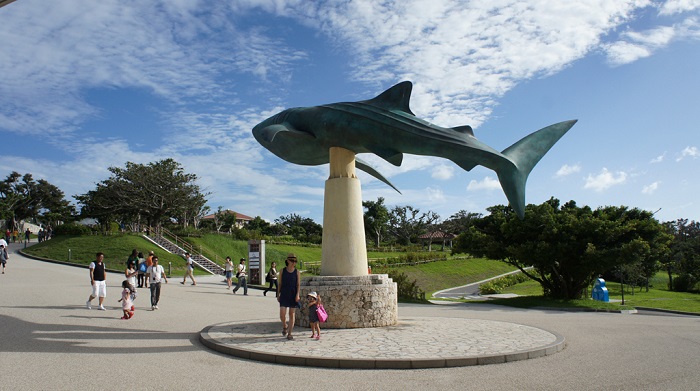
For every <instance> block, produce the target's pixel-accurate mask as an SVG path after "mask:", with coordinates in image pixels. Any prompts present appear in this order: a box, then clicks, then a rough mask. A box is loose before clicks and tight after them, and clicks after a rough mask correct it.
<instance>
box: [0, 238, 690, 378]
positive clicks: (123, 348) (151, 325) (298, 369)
mask: <svg viewBox="0 0 700 391" xmlns="http://www.w3.org/2000/svg"><path fill="white" fill-rule="evenodd" d="M19 247H20V245H19V244H11V246H10V250H16V249H17V248H19ZM96 251H99V249H96ZM123 258H125V255H124V254H116V255H115V254H106V258H105V260H106V263H107V265H108V266H109V267H112V268H116V267H119V266H121V265H122V264H123V261H124V259H123ZM174 277H177V276H174ZM107 278H108V279H107V285H108V292H107V294H108V297H107V299H106V300H105V303H106V306H107V311H99V310H96V309H92V310H88V309H86V308H85V300H86V299H87V297H88V295H89V294H90V287H89V282H90V280H89V276H88V270H87V268H78V267H71V266H65V265H59V264H53V263H47V262H41V261H37V260H33V259H29V258H25V257H22V256H20V255H19V254H16V253H14V254H11V259H10V262H9V264H8V268H7V271H6V274H4V275H0V300H1V301H0V330H2V333H0V363H2V375H0V389H2V390H25V389H40V390H93V389H98V388H99V389H106V390H124V389H136V390H139V389H144V390H151V389H154V390H180V389H202V390H209V389H211V390H214V389H218V390H221V389H240V388H244V389H245V388H250V389H285V390H308V389H321V390H324V389H331V390H406V389H417V390H423V389H430V390H433V389H435V390H453V389H469V390H494V389H499V390H600V389H612V390H671V389H673V390H697V389H699V388H700V371H698V368H699V367H700V354H699V353H700V317H693V316H656V315H646V314H635V315H629V314H611V313H584V312H575V313H570V312H562V311H539V310H521V309H514V308H506V307H500V306H493V305H488V304H457V305H419V304H401V305H399V320H400V324H399V325H398V326H396V327H397V328H400V327H402V326H405V328H406V329H409V330H410V337H409V338H410V339H409V340H408V342H409V343H408V345H411V342H412V341H413V342H415V343H414V345H415V347H416V349H415V350H416V352H415V354H417V355H418V356H417V357H422V356H423V355H425V352H424V354H423V355H421V353H420V352H419V351H420V350H421V349H423V348H422V347H421V346H422V345H421V344H423V343H426V342H425V341H428V342H427V345H425V346H427V347H429V348H431V349H444V344H443V345H441V343H444V342H445V339H443V338H439V336H440V335H444V334H445V333H446V334H448V335H449V334H450V333H453V334H454V336H455V337H456V339H457V340H463V343H464V346H468V345H469V346H470V344H469V342H468V341H469V340H470V337H473V335H474V334H475V333H476V332H477V331H479V332H481V331H482V330H479V329H480V328H481V329H483V328H488V330H487V331H489V332H491V331H497V330H495V329H492V328H489V325H493V326H503V325H506V326H507V325H520V326H522V327H523V328H525V329H526V330H528V331H532V332H534V333H538V331H537V330H541V331H544V332H549V333H551V334H552V335H555V336H558V337H559V336H560V337H562V338H563V339H565V345H564V346H563V350H561V351H559V352H557V353H554V354H551V355H546V356H542V357H539V358H532V359H524V360H519V361H513V362H506V363H501V364H491V365H475V366H462V367H452V368H425V369H334V368H325V367H309V366H293V365H283V364H275V363H267V362H263V361H256V360H250V359H243V358H239V357H235V356H231V355H229V354H225V353H221V352H217V351H214V350H212V349H210V348H208V347H206V346H204V345H203V344H202V342H201V341H200V334H201V333H202V331H203V330H205V329H208V330H210V331H211V330H212V329H213V328H214V327H226V325H229V326H228V327H231V325H237V326H241V327H243V328H245V327H251V326H252V327H256V328H257V329H256V333H258V334H260V335H265V336H266V337H265V338H268V340H267V341H266V342H265V344H266V347H265V349H267V351H269V352H270V354H271V355H280V354H282V352H285V350H291V351H295V352H297V353H298V354H300V355H305V356H308V355H311V354H312V353H313V351H317V352H320V354H321V355H323V354H327V353H328V352H330V351H333V350H334V349H342V350H346V349H347V350H348V352H347V353H346V354H348V355H360V356H361V355H362V354H363V352H366V353H367V354H375V353H372V351H371V350H372V347H371V346H365V345H364V344H365V343H366V341H368V340H372V339H374V338H376V334H377V333H378V332H380V331H379V330H374V329H364V331H363V329H357V330H353V331H352V332H350V333H347V332H345V331H344V330H323V329H322V330H321V331H322V337H321V340H320V341H309V340H306V337H307V336H308V335H307V334H310V333H309V331H308V329H304V328H296V329H295V333H296V339H295V340H294V341H287V340H286V339H283V338H282V336H281V332H280V331H281V330H277V328H279V327H277V328H275V325H276V324H277V322H278V320H277V319H278V318H277V316H278V306H277V302H276V300H275V299H274V297H263V295H262V291H259V290H254V289H251V290H250V291H249V295H248V296H243V295H233V294H231V291H230V290H228V289H226V285H225V283H223V281H222V279H221V278H220V277H200V278H198V279H197V286H191V285H184V286H183V285H180V284H179V283H177V282H178V278H174V279H172V280H171V283H170V284H167V285H164V286H163V292H162V297H161V301H160V304H159V306H160V309H159V310H156V311H151V310H150V304H149V303H148V291H146V290H140V291H139V292H140V297H139V298H138V299H137V300H136V314H135V317H134V318H133V319H132V320H128V321H124V320H120V319H119V318H120V317H121V315H122V314H121V309H120V305H119V303H118V302H117V300H118V299H119V297H120V295H119V292H120V290H121V289H120V285H121V282H122V281H123V279H124V278H123V275H119V274H109V275H108V277H107ZM93 308H95V307H93ZM431 320H432V321H434V322H435V323H434V327H431V323H430V321H431ZM483 325H486V326H484V327H480V326H483ZM520 326H518V327H520ZM268 327H269V329H267V328H268ZM475 327H476V329H475ZM275 333H276V334H277V335H279V337H278V336H277V335H275ZM496 334H497V333H496ZM373 335H374V336H373ZM407 335H409V334H407ZM541 336H542V337H543V338H545V339H546V338H548V337H547V336H546V334H541ZM334 337H335V339H334ZM353 338H354V339H356V341H357V344H356V345H355V344H353V343H352V341H353ZM390 338H394V336H393V335H392V336H391V337H390ZM505 339H507V336H504V340H505ZM513 340H517V338H516V339H513ZM405 341H406V340H404V342H405ZM257 342H259V341H257ZM257 342H256V341H252V342H251V343H257ZM543 343H544V342H543ZM456 348H457V347H455V349H456ZM474 348H475V349H477V348H478V347H474ZM374 349H375V350H378V348H377V347H375V348H374ZM448 349H449V347H448ZM513 349H519V347H518V346H515V347H513ZM397 358H410V357H397Z"/></svg>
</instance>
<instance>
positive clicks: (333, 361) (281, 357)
mask: <svg viewBox="0 0 700 391" xmlns="http://www.w3.org/2000/svg"><path fill="white" fill-rule="evenodd" d="M225 324H230V323H229V322H227V323H221V324H216V325H210V326H207V327H205V328H204V329H202V331H201V332H200V333H199V340H200V342H201V343H202V344H203V345H204V346H206V347H207V348H209V349H212V350H215V351H217V352H219V353H223V354H226V355H229V356H233V357H238V358H242V359H246V360H254V361H262V362H267V363H273V364H283V365H295V366H309V367H323V368H340V369H427V368H450V367H466V366H475V365H488V364H502V363H507V362H513V361H520V360H528V359H533V358H539V357H544V356H550V355H553V354H555V353H558V352H560V351H562V350H564V348H565V346H566V343H565V342H566V339H565V338H564V337H563V336H561V335H559V334H557V333H553V332H551V331H547V332H548V333H550V334H552V335H554V336H555V338H556V339H555V341H554V342H552V343H549V344H546V345H543V346H540V347H537V348H533V349H527V350H519V351H513V352H508V353H502V354H491V355H472V356H464V357H448V358H442V357H420V358H403V359H402V358H392V359H383V358H377V359H375V358H371V357H370V358H359V359H358V358H350V357H342V356H341V354H342V353H339V354H338V355H337V356H335V357H331V356H327V357H318V356H315V357H311V356H304V355H288V354H283V353H270V352H263V351H259V350H253V349H246V348H244V347H240V346H237V345H234V344H231V343H229V344H226V343H223V342H221V341H219V340H218V339H216V338H214V337H212V335H211V334H210V331H211V330H212V329H213V328H215V327H217V326H220V325H225Z"/></svg>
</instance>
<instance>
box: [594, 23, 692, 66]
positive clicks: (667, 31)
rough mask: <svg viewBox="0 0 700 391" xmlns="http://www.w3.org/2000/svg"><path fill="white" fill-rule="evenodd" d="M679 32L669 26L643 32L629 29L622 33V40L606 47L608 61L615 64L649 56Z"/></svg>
mask: <svg viewBox="0 0 700 391" xmlns="http://www.w3.org/2000/svg"><path fill="white" fill-rule="evenodd" d="M677 34H678V31H677V29H676V28H674V27H667V26H664V27H659V28H656V29H652V30H647V31H645V32H643V33H639V32H634V31H627V32H625V33H623V34H622V40H620V41H617V42H614V43H612V44H610V45H608V46H607V47H606V48H605V51H606V53H607V55H608V61H610V63H612V64H613V65H622V64H628V63H631V62H634V61H636V60H639V59H640V58H644V57H649V56H650V55H652V53H653V52H654V51H655V50H657V49H659V48H661V47H664V46H666V45H668V43H669V42H671V40H672V39H673V38H674V37H675V36H676V35H677Z"/></svg>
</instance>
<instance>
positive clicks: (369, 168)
mask: <svg viewBox="0 0 700 391" xmlns="http://www.w3.org/2000/svg"><path fill="white" fill-rule="evenodd" d="M355 166H356V167H357V168H358V169H360V170H362V171H364V172H366V173H368V174H369V175H372V176H373V177H375V178H377V179H379V180H380V181H382V182H384V183H386V184H387V185H389V186H391V188H392V189H394V190H396V191H397V192H398V193H399V194H401V192H400V191H399V189H397V188H396V186H394V185H393V184H392V183H391V182H389V180H388V179H386V178H384V175H382V174H380V173H379V171H377V170H375V169H374V167H372V166H370V165H369V164H367V163H366V162H365V161H363V160H361V159H358V158H357V157H355Z"/></svg>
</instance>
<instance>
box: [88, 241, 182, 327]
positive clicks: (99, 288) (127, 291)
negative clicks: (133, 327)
mask: <svg viewBox="0 0 700 391" xmlns="http://www.w3.org/2000/svg"><path fill="white" fill-rule="evenodd" d="M88 269H89V273H90V285H91V286H92V293H91V294H90V296H89V297H88V300H87V301H86V302H85V306H86V307H87V308H88V309H92V301H93V300H95V299H97V301H98V304H99V306H98V307H97V309H99V310H101V311H105V310H106V308H105V306H104V300H105V297H107V273H106V271H105V264H104V253H101V252H98V253H97V254H95V260H94V261H93V262H91V263H90V265H89V266H88ZM124 277H125V278H126V279H125V280H124V281H122V288H123V290H122V294H121V299H119V300H118V302H120V303H121V304H122V310H123V312H124V316H123V317H122V319H124V320H128V319H131V318H132V317H133V316H134V311H135V307H134V300H136V297H137V292H138V291H137V288H142V287H146V288H150V290H151V310H157V309H158V302H159V301H160V284H161V282H163V281H165V283H166V284H167V283H168V278H167V276H166V275H165V269H163V266H161V265H159V264H158V257H157V256H155V255H154V254H153V251H151V252H150V253H149V255H148V258H144V257H143V254H142V253H140V252H138V251H137V250H134V251H133V252H132V253H131V255H130V256H129V258H128V259H127V261H126V269H125V270H124ZM137 284H138V285H137ZM149 285H150V287H149Z"/></svg>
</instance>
